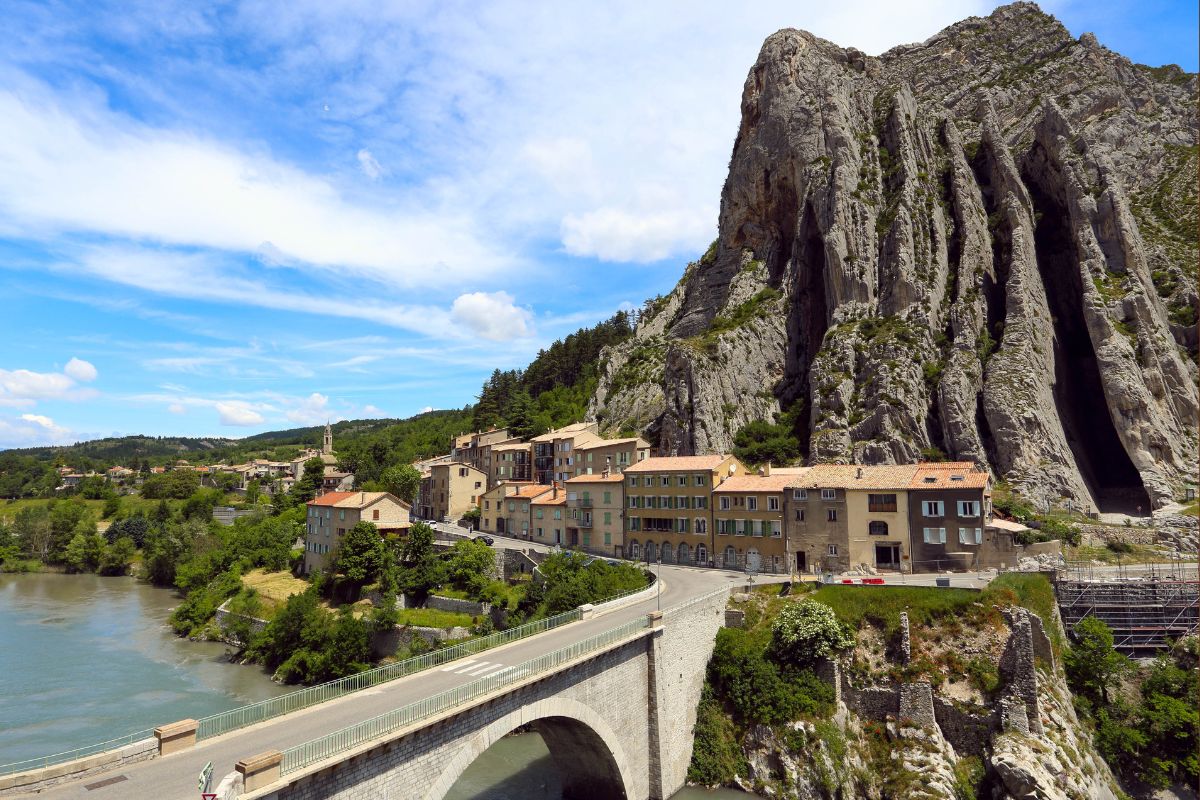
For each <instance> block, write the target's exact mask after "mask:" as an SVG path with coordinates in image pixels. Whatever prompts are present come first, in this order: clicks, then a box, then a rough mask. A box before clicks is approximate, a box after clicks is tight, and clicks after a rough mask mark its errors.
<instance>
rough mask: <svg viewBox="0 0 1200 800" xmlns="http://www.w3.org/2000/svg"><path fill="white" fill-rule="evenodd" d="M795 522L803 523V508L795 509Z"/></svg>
mask: <svg viewBox="0 0 1200 800" xmlns="http://www.w3.org/2000/svg"><path fill="white" fill-rule="evenodd" d="M796 522H804V509H803V508H797V509H796Z"/></svg>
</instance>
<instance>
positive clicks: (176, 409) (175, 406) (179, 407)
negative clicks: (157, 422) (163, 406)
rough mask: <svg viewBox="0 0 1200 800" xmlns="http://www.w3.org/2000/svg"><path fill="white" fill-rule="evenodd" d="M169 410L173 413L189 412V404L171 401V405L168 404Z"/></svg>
mask: <svg viewBox="0 0 1200 800" xmlns="http://www.w3.org/2000/svg"><path fill="white" fill-rule="evenodd" d="M167 411H170V412H171V413H172V414H186V413H188V410H187V406H185V405H184V404H183V403H171V405H169V406H167Z"/></svg>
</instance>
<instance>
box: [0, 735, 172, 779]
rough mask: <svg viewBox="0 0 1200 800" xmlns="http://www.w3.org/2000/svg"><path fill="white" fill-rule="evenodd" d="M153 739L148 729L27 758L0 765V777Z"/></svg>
mask: <svg viewBox="0 0 1200 800" xmlns="http://www.w3.org/2000/svg"><path fill="white" fill-rule="evenodd" d="M152 738H154V730H153V729H152V728H151V729H148V730H144V731H137V732H135V733H128V734H126V735H124V736H120V737H118V738H116V739H109V740H108V741H106V742H96V743H94V744H89V745H86V746H84V747H77V748H75V749H74V750H64V751H63V752H61V753H54V754H53V755H48V756H39V757H38V758H27V759H25V760H24V761H14V762H12V763H11V764H3V765H0V775H15V774H17V773H18V772H28V771H29V770H31V769H42V768H43V767H52V766H54V765H55V764H64V763H66V762H68V761H74V760H75V759H77V758H87V757H88V756H94V755H96V754H97V753H103V752H105V751H107V750H116V749H117V748H118V747H125V746H127V745H131V744H133V743H134V742H138V741H141V740H143V739H152Z"/></svg>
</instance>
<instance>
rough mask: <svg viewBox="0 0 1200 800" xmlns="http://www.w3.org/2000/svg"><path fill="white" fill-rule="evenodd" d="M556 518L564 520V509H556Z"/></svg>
mask: <svg viewBox="0 0 1200 800" xmlns="http://www.w3.org/2000/svg"><path fill="white" fill-rule="evenodd" d="M554 518H555V519H562V509H560V508H556V509H554Z"/></svg>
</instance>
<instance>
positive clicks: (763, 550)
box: [712, 465, 794, 574]
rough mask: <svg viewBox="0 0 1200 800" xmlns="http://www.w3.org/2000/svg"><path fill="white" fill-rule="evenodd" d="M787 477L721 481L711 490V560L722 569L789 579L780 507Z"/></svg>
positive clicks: (767, 470)
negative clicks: (712, 527)
mask: <svg viewBox="0 0 1200 800" xmlns="http://www.w3.org/2000/svg"><path fill="white" fill-rule="evenodd" d="M793 481H794V476H791V475H786V474H785V475H772V474H771V467H770V465H767V466H766V467H764V468H762V469H761V470H759V474H757V475H755V474H752V473H746V474H744V475H735V476H733V477H730V478H728V479H726V480H725V481H724V482H723V483H722V484H721V485H720V486H718V487H716V488H715V489H713V500H712V506H713V526H714V529H715V536H714V545H713V559H714V560H715V562H716V564H717V566H722V567H725V568H726V569H745V570H749V571H752V572H767V573H771V574H779V573H790V572H791V571H792V567H791V555H790V550H789V548H788V538H787V537H786V536H785V535H784V528H785V524H784V501H785V496H786V494H787V491H788V485H789V483H791V482H793Z"/></svg>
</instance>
